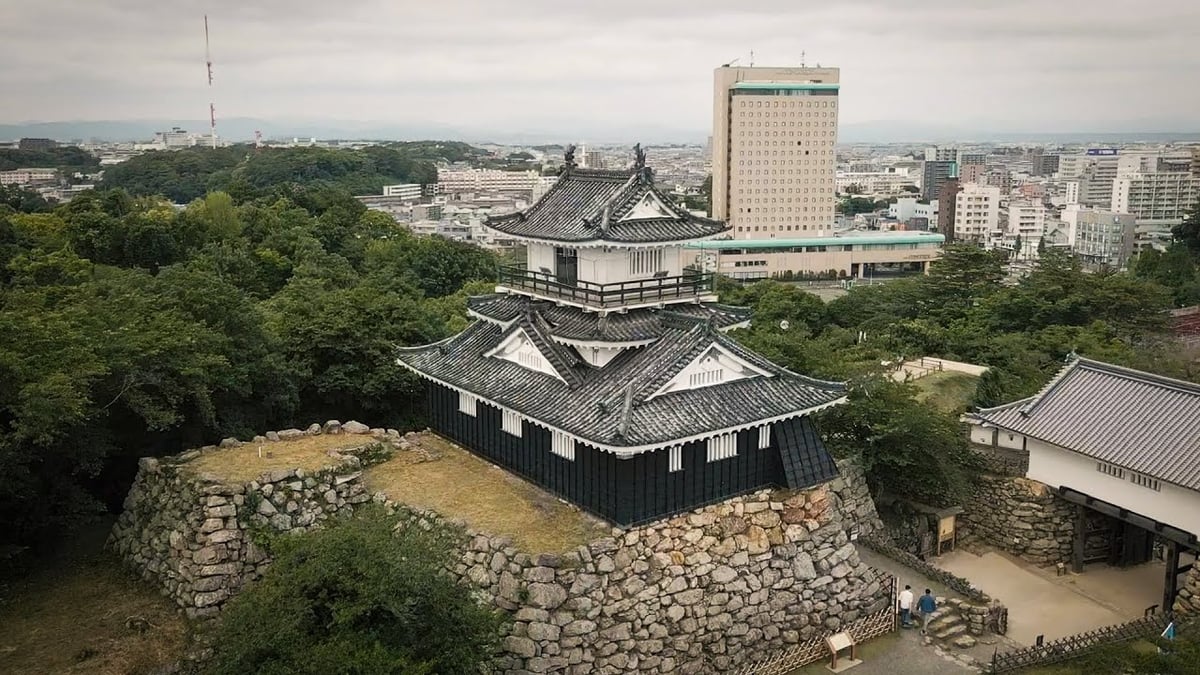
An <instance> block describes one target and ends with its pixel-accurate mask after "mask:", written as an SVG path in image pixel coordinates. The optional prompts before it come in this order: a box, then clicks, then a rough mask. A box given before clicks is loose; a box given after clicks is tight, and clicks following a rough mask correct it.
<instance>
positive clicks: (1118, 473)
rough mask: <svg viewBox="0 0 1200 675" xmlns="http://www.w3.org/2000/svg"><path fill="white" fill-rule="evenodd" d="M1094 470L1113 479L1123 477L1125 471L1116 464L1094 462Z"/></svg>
mask: <svg viewBox="0 0 1200 675" xmlns="http://www.w3.org/2000/svg"><path fill="white" fill-rule="evenodd" d="M1096 470H1097V471H1099V472H1100V473H1103V474H1107V475H1109V476H1112V477H1113V478H1124V477H1125V469H1122V468H1121V467H1119V466H1117V465H1116V464H1109V463H1108V462H1096Z"/></svg>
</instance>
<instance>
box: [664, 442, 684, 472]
mask: <svg viewBox="0 0 1200 675" xmlns="http://www.w3.org/2000/svg"><path fill="white" fill-rule="evenodd" d="M667 468H668V471H669V472H671V473H674V472H676V471H683V446H681V445H673V446H671V447H670V449H669V450H668V451H667Z"/></svg>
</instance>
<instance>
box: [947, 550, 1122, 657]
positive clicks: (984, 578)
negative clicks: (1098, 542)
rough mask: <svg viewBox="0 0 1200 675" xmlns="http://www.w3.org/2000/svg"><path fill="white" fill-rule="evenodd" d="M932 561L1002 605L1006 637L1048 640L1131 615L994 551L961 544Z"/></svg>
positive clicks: (1104, 624) (1120, 620) (1110, 623)
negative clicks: (971, 549)
mask: <svg viewBox="0 0 1200 675" xmlns="http://www.w3.org/2000/svg"><path fill="white" fill-rule="evenodd" d="M933 562H934V564H936V565H937V566H938V567H941V568H942V569H945V570H948V571H950V572H953V573H954V574H957V575H958V576H960V577H966V578H968V579H970V580H971V583H973V584H974V585H976V586H978V587H979V588H982V589H983V590H984V592H985V593H987V594H988V595H991V596H992V597H995V598H999V599H1000V602H1002V603H1004V604H1005V605H1007V606H1008V637H1010V638H1012V639H1013V640H1016V641H1017V642H1020V643H1021V644H1025V645H1031V644H1033V643H1034V642H1035V641H1036V639H1037V636H1038V635H1045V636H1046V640H1047V641H1050V640H1054V639H1057V638H1060V637H1065V636H1067V635H1074V634H1076V633H1082V632H1084V631H1088V630H1093V629H1095V628H1099V627H1101V626H1111V625H1113V624H1117V623H1123V622H1125V621H1128V620H1129V619H1132V618H1135V617H1131V616H1123V615H1121V614H1119V613H1117V612H1115V611H1113V610H1112V609H1110V608H1109V607H1105V606H1104V605H1102V604H1100V603H1098V602H1096V601H1095V600H1093V599H1091V598H1089V597H1087V596H1086V595H1084V594H1083V593H1080V592H1078V591H1077V590H1075V589H1073V588H1070V587H1067V586H1065V585H1062V584H1058V583H1055V582H1054V581H1051V580H1050V579H1048V578H1047V577H1044V576H1042V575H1041V574H1039V573H1038V572H1036V571H1033V570H1030V569H1029V568H1028V566H1027V565H1025V564H1022V563H1018V562H1016V561H1014V560H1012V559H1010V558H1008V557H1007V556H1004V555H1001V554H999V553H996V552H994V551H991V552H988V553H984V554H983V555H975V554H974V553H970V552H968V551H966V550H961V549H960V550H958V551H951V552H950V553H947V554H945V555H942V556H940V557H939V558H937V559H936V560H934V561H933Z"/></svg>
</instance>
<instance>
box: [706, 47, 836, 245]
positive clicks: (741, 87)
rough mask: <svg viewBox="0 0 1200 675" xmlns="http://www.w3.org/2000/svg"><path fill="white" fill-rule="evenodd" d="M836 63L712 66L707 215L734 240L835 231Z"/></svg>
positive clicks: (801, 235) (809, 234) (816, 234)
mask: <svg viewBox="0 0 1200 675" xmlns="http://www.w3.org/2000/svg"><path fill="white" fill-rule="evenodd" d="M837 120H838V69H837V68H739V67H729V66H722V67H720V68H717V69H716V71H714V73H713V135H712V149H713V161H712V171H713V214H712V217H713V218H715V219H717V220H723V221H725V222H727V223H728V224H729V225H730V226H731V227H732V232H731V234H732V236H733V237H734V238H735V239H776V238H779V239H786V238H793V237H805V236H809V237H811V236H820V235H824V234H828V233H830V232H832V230H833V222H834V194H835V188H834V176H835V173H836V171H835V156H834V145H835V143H836V142H837V124H838V122H837Z"/></svg>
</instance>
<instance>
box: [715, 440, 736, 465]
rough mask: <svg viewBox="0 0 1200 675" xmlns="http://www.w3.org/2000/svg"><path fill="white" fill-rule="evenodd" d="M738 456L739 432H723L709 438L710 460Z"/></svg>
mask: <svg viewBox="0 0 1200 675" xmlns="http://www.w3.org/2000/svg"><path fill="white" fill-rule="evenodd" d="M730 457H737V434H721V435H720V436H714V437H713V438H710V439H708V461H710V462H716V461H718V460H722V459H729V458H730Z"/></svg>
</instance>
